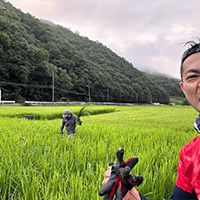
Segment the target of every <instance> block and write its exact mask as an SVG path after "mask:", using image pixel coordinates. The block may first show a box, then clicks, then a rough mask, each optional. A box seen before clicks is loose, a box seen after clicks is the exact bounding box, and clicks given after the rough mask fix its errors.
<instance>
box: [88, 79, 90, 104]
mask: <svg viewBox="0 0 200 200" xmlns="http://www.w3.org/2000/svg"><path fill="white" fill-rule="evenodd" d="M88 97H89V103H90V101H91V97H90V81H88Z"/></svg>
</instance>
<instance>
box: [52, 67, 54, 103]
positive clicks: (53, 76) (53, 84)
mask: <svg viewBox="0 0 200 200" xmlns="http://www.w3.org/2000/svg"><path fill="white" fill-rule="evenodd" d="M53 105H54V70H53V71H52V106H53Z"/></svg>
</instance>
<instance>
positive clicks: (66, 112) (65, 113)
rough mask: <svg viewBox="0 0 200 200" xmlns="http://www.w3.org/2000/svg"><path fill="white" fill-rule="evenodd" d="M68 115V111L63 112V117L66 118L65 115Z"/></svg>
mask: <svg viewBox="0 0 200 200" xmlns="http://www.w3.org/2000/svg"><path fill="white" fill-rule="evenodd" d="M69 113H71V112H70V111H69V110H68V109H66V110H64V111H63V117H67V115H69Z"/></svg>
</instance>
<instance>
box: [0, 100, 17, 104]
mask: <svg viewBox="0 0 200 200" xmlns="http://www.w3.org/2000/svg"><path fill="white" fill-rule="evenodd" d="M14 103H15V101H0V104H14Z"/></svg>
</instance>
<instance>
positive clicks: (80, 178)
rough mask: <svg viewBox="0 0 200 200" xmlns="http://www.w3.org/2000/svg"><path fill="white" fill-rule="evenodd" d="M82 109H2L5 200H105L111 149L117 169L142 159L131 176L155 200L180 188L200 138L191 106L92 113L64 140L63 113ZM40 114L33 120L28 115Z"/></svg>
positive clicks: (0, 191) (0, 166)
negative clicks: (190, 145) (190, 146)
mask: <svg viewBox="0 0 200 200" xmlns="http://www.w3.org/2000/svg"><path fill="white" fill-rule="evenodd" d="M66 108H68V109H69V110H70V111H72V112H73V113H75V114H76V113H77V112H78V111H79V110H80V109H81V106H69V107H56V106H55V107H42V106H41V107H40V106H38V107H35V106H30V107H25V106H20V107H14V106H11V107H9V106H1V107H0V137H1V140H0V199H1V200H8V199H9V200H42V199H43V200H102V199H103V198H102V197H100V196H99V194H98V192H99V190H100V189H101V188H102V181H103V176H104V172H105V171H106V170H108V167H109V166H108V163H109V157H108V154H107V145H106V141H107V143H108V145H109V148H108V150H109V153H110V156H111V160H112V161H113V162H116V161H117V158H116V151H117V150H118V148H119V147H123V148H124V150H125V154H124V159H125V160H127V159H128V158H130V157H132V156H136V157H138V158H139V162H138V164H137V165H136V166H135V167H134V168H133V170H132V171H131V173H133V174H136V175H139V174H140V175H142V176H143V177H144V181H143V183H142V184H141V185H140V186H139V187H136V189H137V190H138V191H139V192H141V193H142V194H143V195H144V196H145V197H147V198H149V199H150V200H162V199H169V197H170V195H171V194H172V192H173V188H174V186H175V182H176V176H177V166H178V156H179V152H180V150H181V148H182V147H183V146H184V144H185V143H187V142H189V141H191V140H192V139H193V138H194V137H196V136H197V133H196V132H195V130H194V129H193V123H194V120H195V118H196V117H197V115H198V113H197V112H196V111H195V110H194V109H193V108H192V107H191V106H92V105H91V106H88V107H87V109H89V110H91V114H90V115H87V116H82V117H81V120H82V121H83V124H82V126H77V135H76V137H75V138H69V139H68V138H67V134H66V133H65V131H64V134H63V135H61V134H59V131H60V126H61V122H62V111H63V110H64V109H66ZM24 114H26V115H35V120H28V119H26V118H23V117H22V116H23V115H24Z"/></svg>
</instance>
